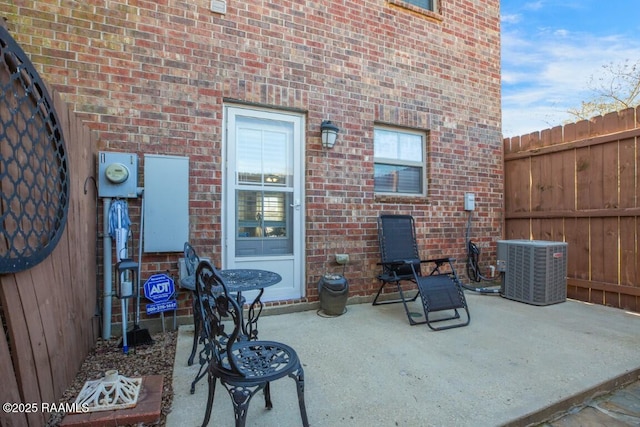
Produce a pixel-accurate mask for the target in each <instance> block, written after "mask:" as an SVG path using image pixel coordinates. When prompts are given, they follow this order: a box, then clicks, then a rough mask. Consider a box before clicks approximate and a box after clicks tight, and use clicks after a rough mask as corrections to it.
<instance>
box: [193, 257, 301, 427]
mask: <svg viewBox="0 0 640 427" xmlns="http://www.w3.org/2000/svg"><path fill="white" fill-rule="evenodd" d="M196 293H197V294H198V302H199V304H200V313H201V317H202V319H203V329H204V335H205V337H206V338H205V348H206V351H207V352H208V353H209V356H210V357H209V366H208V369H207V372H208V374H209V376H208V378H209V394H208V397H207V408H206V411H205V416H204V421H203V422H202V425H203V426H206V425H207V424H208V423H209V418H210V417H211V409H212V406H213V399H214V395H215V390H216V381H217V380H220V383H221V384H222V385H223V386H224V387H225V388H226V389H227V391H228V393H229V396H230V397H231V401H232V403H233V408H234V412H235V420H236V427H242V426H244V425H245V421H246V417H247V412H248V409H249V402H250V400H251V398H252V397H253V396H254V395H255V394H256V393H257V392H258V391H260V390H264V397H265V405H266V407H267V409H271V408H272V406H273V405H272V403H271V392H270V388H269V383H270V382H272V381H275V380H277V379H280V378H283V377H286V376H288V377H291V378H293V379H294V380H295V381H296V386H297V393H298V405H299V407H300V414H301V416H302V424H303V425H304V426H308V425H309V422H308V420H307V410H306V407H305V403H304V371H303V369H302V364H301V363H300V360H299V359H298V355H297V354H296V352H295V351H294V350H293V348H291V347H289V346H287V345H285V344H282V343H278V342H274V341H262V340H248V339H247V337H245V336H243V335H242V312H241V310H242V308H241V307H240V306H239V304H238V302H237V300H236V298H237V297H236V296H234V295H232V294H230V293H229V291H228V287H227V285H226V284H225V282H224V279H222V277H221V276H220V274H219V272H218V270H216V269H215V268H214V267H213V266H212V265H211V263H209V262H207V261H200V263H199V264H198V268H197V271H196Z"/></svg>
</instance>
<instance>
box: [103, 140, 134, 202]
mask: <svg viewBox="0 0 640 427" xmlns="http://www.w3.org/2000/svg"><path fill="white" fill-rule="evenodd" d="M98 197H122V198H136V197H138V156H136V155H135V154H131V153H118V152H109V151H100V152H99V153H98Z"/></svg>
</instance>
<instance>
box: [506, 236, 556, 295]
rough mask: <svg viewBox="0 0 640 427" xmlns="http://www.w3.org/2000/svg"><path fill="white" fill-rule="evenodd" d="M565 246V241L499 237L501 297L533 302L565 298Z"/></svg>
mask: <svg viewBox="0 0 640 427" xmlns="http://www.w3.org/2000/svg"><path fill="white" fill-rule="evenodd" d="M567 247H568V245H567V243H565V242H549V241H544V240H499V241H498V253H497V255H498V271H500V272H503V273H504V274H503V276H502V277H503V279H502V289H501V293H502V296H503V297H505V298H508V299H512V300H515V301H520V302H524V303H527V304H534V305H550V304H557V303H560V302H564V301H566V299H567Z"/></svg>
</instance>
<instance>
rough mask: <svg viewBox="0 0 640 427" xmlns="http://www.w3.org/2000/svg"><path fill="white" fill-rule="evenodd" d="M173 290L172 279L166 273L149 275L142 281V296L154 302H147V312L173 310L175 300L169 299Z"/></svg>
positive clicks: (175, 304)
mask: <svg viewBox="0 0 640 427" xmlns="http://www.w3.org/2000/svg"><path fill="white" fill-rule="evenodd" d="M175 290H176V287H175V284H174V282H173V279H172V278H171V277H169V276H167V275H166V274H154V275H153V276H151V277H149V279H148V280H147V281H146V282H144V296H145V297H146V298H147V299H149V300H151V301H153V302H154V304H147V314H155V313H160V312H164V311H171V310H175V309H176V308H177V303H176V300H175V299H171V297H173V296H174V294H175Z"/></svg>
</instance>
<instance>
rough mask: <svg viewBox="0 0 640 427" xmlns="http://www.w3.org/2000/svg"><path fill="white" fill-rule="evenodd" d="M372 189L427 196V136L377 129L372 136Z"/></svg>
mask: <svg viewBox="0 0 640 427" xmlns="http://www.w3.org/2000/svg"><path fill="white" fill-rule="evenodd" d="M373 147H374V148H373V156H374V163H375V165H374V190H375V192H376V193H382V194H396V195H416V196H422V195H425V194H426V168H427V165H426V154H425V153H426V134H425V133H424V132H418V131H410V130H405V129H394V128H390V127H376V128H375V130H374V133H373Z"/></svg>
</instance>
